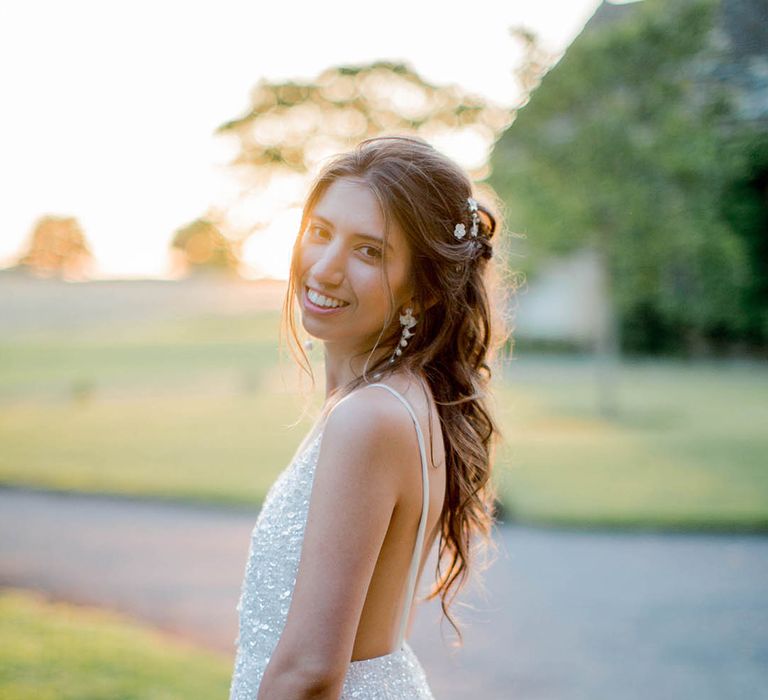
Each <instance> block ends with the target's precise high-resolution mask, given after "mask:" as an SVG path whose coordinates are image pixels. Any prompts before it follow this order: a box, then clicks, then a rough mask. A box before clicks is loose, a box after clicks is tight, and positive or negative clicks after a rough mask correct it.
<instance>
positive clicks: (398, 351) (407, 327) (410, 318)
mask: <svg viewBox="0 0 768 700" xmlns="http://www.w3.org/2000/svg"><path fill="white" fill-rule="evenodd" d="M417 323H418V321H417V320H416V318H415V316H414V315H413V309H412V308H411V307H410V306H409V307H408V308H407V309H406V310H405V314H402V315H401V316H400V325H401V326H403V332H402V334H401V336H400V342H399V343H398V344H397V347H396V348H395V352H393V353H392V357H390V358H389V364H392V363H393V362H394V361H395V357H399V356H400V355H402V354H403V350H402V349H403V348H404V347H405V346H406V345H408V338H411V337H413V336H414V335H415V334H414V333H411V328H413V327H414V326H415V325H416V324H417Z"/></svg>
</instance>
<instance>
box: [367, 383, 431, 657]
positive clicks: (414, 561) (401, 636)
mask: <svg viewBox="0 0 768 700" xmlns="http://www.w3.org/2000/svg"><path fill="white" fill-rule="evenodd" d="M367 386H381V387H384V388H385V389H388V390H389V391H390V393H392V394H394V395H395V396H397V398H398V399H400V401H402V403H403V404H404V405H405V407H406V408H407V409H408V413H410V414H411V419H412V420H413V424H414V425H415V426H416V437H418V439H419V452H420V453H421V483H422V505H421V520H419V529H418V532H417V533H416V546H415V548H414V551H413V556H412V557H411V567H410V569H409V571H408V584H407V586H406V591H405V607H404V609H403V617H402V619H401V620H400V629H399V630H398V633H397V647H396V648H397V649H401V648H402V646H403V643H404V642H405V631H406V627H407V626H408V617H409V614H410V612H411V602H412V599H413V594H414V591H415V588H416V577H417V576H418V572H419V562H420V561H421V551H422V548H423V546H424V533H425V531H426V529H427V513H428V511H429V476H428V474H427V451H426V449H425V447H424V435H423V433H422V432H421V426H420V425H419V421H418V419H417V418H416V413H415V412H414V410H413V408H411V404H409V403H408V401H407V400H406V399H405V397H404V396H402V395H401V394H400V393H399V392H397V391H396V390H395V389H393V388H392V387H391V386H388V385H387V384H368V385H367Z"/></svg>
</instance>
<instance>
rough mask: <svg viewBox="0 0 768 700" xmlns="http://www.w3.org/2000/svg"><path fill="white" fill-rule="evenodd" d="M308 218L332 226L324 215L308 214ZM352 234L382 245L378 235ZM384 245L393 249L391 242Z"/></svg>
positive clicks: (382, 241)
mask: <svg viewBox="0 0 768 700" xmlns="http://www.w3.org/2000/svg"><path fill="white" fill-rule="evenodd" d="M309 218H310V219H317V220H318V221H320V222H322V223H324V224H325V225H326V226H329V227H330V228H333V224H332V223H331V222H330V221H329V220H328V219H326V218H325V217H324V216H321V215H320V214H310V217H309ZM353 235H354V236H356V237H357V238H362V239H363V240H365V241H372V242H373V243H378V244H379V245H384V239H383V238H379V237H378V236H371V235H370V234H368V233H357V232H356V233H355V234H353ZM386 247H387V248H389V250H393V248H392V244H391V243H389V242H388V241H387V246H386Z"/></svg>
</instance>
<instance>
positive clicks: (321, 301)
mask: <svg viewBox="0 0 768 700" xmlns="http://www.w3.org/2000/svg"><path fill="white" fill-rule="evenodd" d="M307 296H308V297H309V299H310V301H311V302H312V303H313V304H317V305H318V306H325V307H326V308H329V309H335V308H336V307H337V306H347V302H345V301H339V300H338V299H332V298H331V297H326V296H323V295H322V294H318V293H317V292H316V291H315V290H314V289H310V288H309V287H307Z"/></svg>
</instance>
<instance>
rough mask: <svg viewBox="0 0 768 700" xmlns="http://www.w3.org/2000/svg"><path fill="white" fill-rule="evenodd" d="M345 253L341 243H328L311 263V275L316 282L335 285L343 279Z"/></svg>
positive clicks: (330, 285)
mask: <svg viewBox="0 0 768 700" xmlns="http://www.w3.org/2000/svg"><path fill="white" fill-rule="evenodd" d="M345 265H346V255H345V254H344V251H343V250H342V246H341V245H333V244H331V245H328V246H326V247H325V248H324V249H323V252H322V255H320V256H319V257H318V258H317V260H316V261H315V263H314V265H312V277H313V278H314V280H315V282H316V283H317V284H322V285H325V286H327V287H329V288H330V287H337V286H338V285H340V284H341V283H342V282H343V281H344V267H345Z"/></svg>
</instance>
